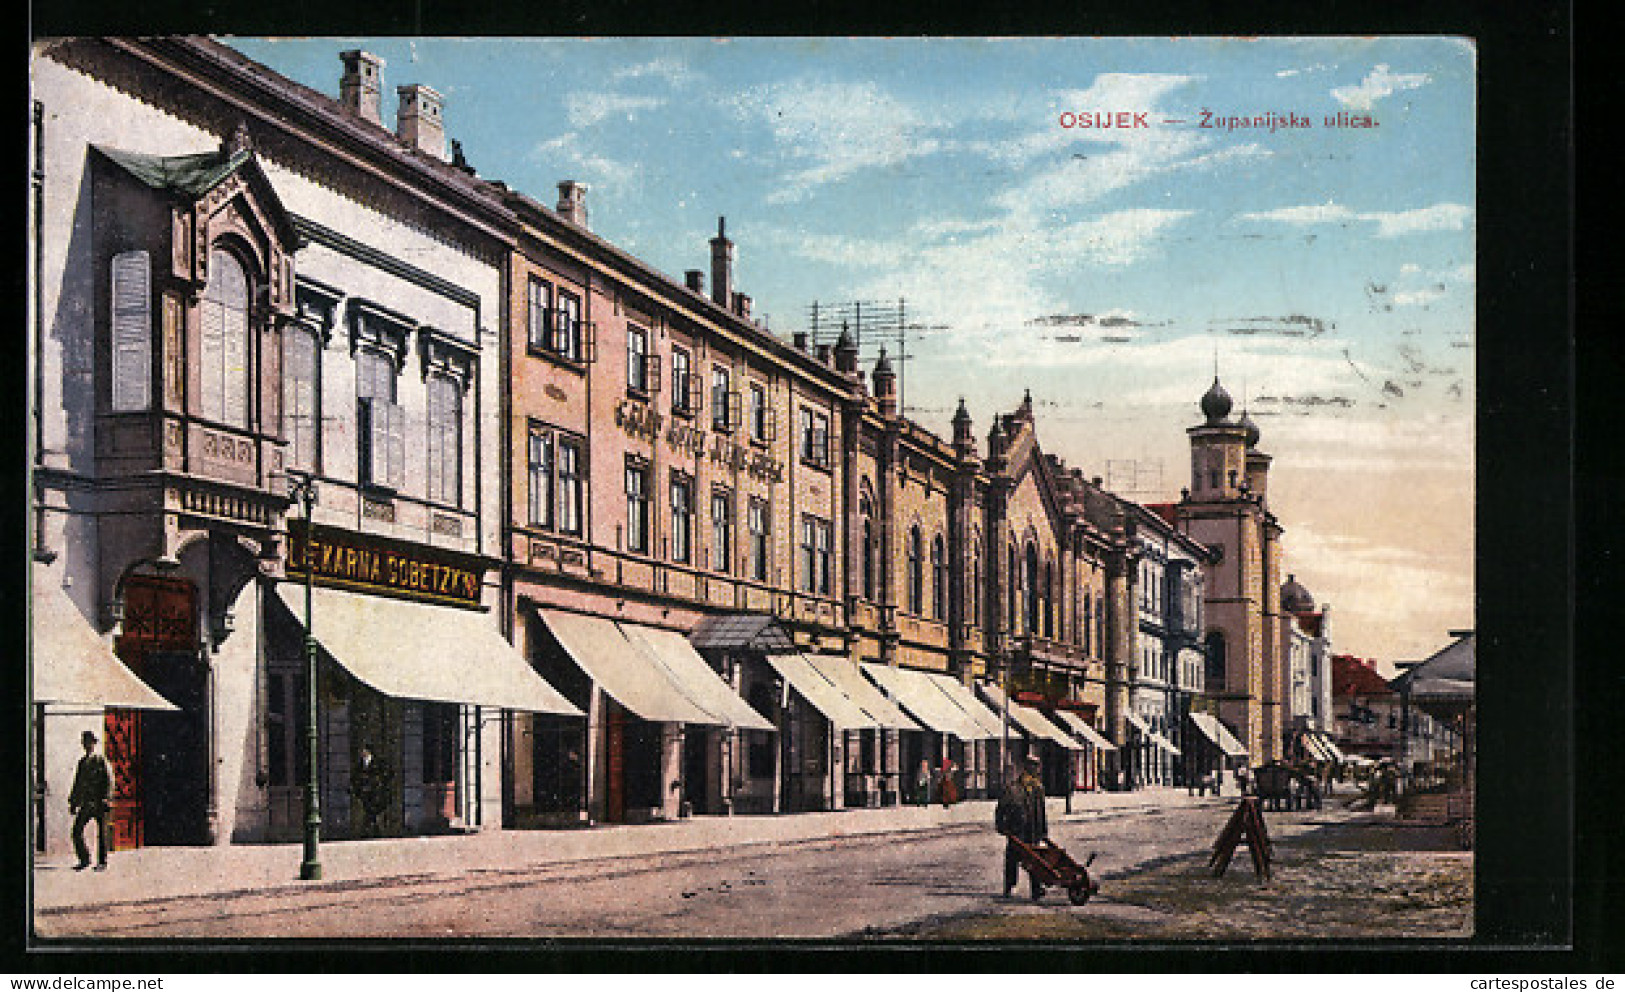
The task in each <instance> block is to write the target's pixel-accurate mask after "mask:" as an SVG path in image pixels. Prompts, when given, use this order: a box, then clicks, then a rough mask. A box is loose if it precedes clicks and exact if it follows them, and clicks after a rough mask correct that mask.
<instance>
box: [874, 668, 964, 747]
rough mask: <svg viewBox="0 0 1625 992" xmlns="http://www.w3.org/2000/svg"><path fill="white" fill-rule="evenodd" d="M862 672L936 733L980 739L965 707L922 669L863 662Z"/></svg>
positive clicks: (893, 700)
mask: <svg viewBox="0 0 1625 992" xmlns="http://www.w3.org/2000/svg"><path fill="white" fill-rule="evenodd" d="M863 674H864V675H867V676H868V677H869V679H870V680H871V681H872V682H874V684H875V685H878V686H879V687H880V688H881V690H882V691H883V692H885V693H886V695H887V696H888V697H889V698H890V699H891V701H892V702H894V703H896V704H897V705H898V706H901V707H902V708H903V709H904V710H905V711H907V712H908V714H909V715H910V716H912V717H914V719H916V720H918V721H920V722H921V723H922V724H924V725H925V726H926V727H928V728H930V729H931V730H935V731H937V732H938V733H943V734H952V735H953V736H955V737H957V738H959V739H960V740H964V741H976V740H982V739H983V737H982V730H981V728H980V727H978V726H977V725H976V723H975V721H973V720H971V718H970V717H968V716H966V715H965V711H964V710H962V709H960V708H959V707H958V706H955V705H954V701H953V700H952V699H949V698H948V695H947V693H945V692H943V691H942V690H941V689H938V688H937V687H936V686H935V685H934V684H933V683H932V682H931V680H930V679H928V678H926V677H925V673H923V672H919V671H915V670H914V669H910V668H892V667H891V666H889V665H874V664H865V665H863Z"/></svg>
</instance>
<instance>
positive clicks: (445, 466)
mask: <svg viewBox="0 0 1625 992" xmlns="http://www.w3.org/2000/svg"><path fill="white" fill-rule="evenodd" d="M428 390H429V396H428V400H429V424H428V428H429V499H430V500H431V501H432V502H437V503H447V504H450V505H452V506H461V505H462V502H463V390H462V385H461V383H459V382H458V381H457V380H456V379H453V378H452V377H450V376H446V375H431V376H429V379H428Z"/></svg>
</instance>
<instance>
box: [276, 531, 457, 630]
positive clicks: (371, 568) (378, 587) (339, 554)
mask: <svg viewBox="0 0 1625 992" xmlns="http://www.w3.org/2000/svg"><path fill="white" fill-rule="evenodd" d="M485 569H486V562H485V561H484V559H481V558H476V557H474V556H473V555H465V554H459V553H457V552H455V551H447V550H445V549H443V548H431V547H425V546H423V545H420V544H408V543H406V542H404V541H395V540H391V539H389V538H385V537H376V536H374V535H371V534H356V533H352V532H350V531H343V530H338V529H335V528H332V527H325V526H323V525H321V524H317V525H315V526H314V527H309V526H308V525H307V524H306V523H305V521H303V520H290V521H288V565H287V569H286V571H287V575H288V577H289V578H290V579H295V578H297V579H303V578H305V576H306V575H310V576H312V577H313V578H314V580H315V582H316V584H317V585H323V586H335V587H338V588H342V589H357V590H361V591H363V592H372V593H379V594H382V595H386V596H396V597H399V598H403V599H418V600H424V601H426V602H432V603H444V604H449V605H453V606H464V607H470V608H473V609H479V608H480V589H481V587H482V586H483V585H484V583H485Z"/></svg>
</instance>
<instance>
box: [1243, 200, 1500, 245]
mask: <svg viewBox="0 0 1625 992" xmlns="http://www.w3.org/2000/svg"><path fill="white" fill-rule="evenodd" d="M1472 217H1473V208H1472V207H1468V206H1464V205H1462V204H1460V203H1436V204H1434V205H1433V206H1430V207H1419V208H1417V209H1415V210H1399V211H1380V210H1377V211H1365V212H1361V211H1357V210H1352V209H1350V208H1348V207H1346V206H1343V205H1342V204H1340V203H1334V202H1331V201H1327V202H1326V203H1320V204H1307V205H1303V206H1293V207H1277V208H1275V209H1273V210H1261V211H1254V212H1249V213H1242V214H1237V215H1236V219H1237V220H1244V221H1267V222H1273V223H1278V224H1300V225H1304V224H1344V225H1347V224H1349V223H1352V222H1355V221H1361V222H1365V223H1372V224H1376V225H1377V231H1376V235H1377V237H1379V238H1397V237H1400V236H1402V235H1406V234H1421V233H1425V232H1428V231H1460V230H1462V229H1464V228H1465V227H1466V226H1467V224H1468V222H1469V221H1471V220H1472Z"/></svg>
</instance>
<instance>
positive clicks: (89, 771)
mask: <svg viewBox="0 0 1625 992" xmlns="http://www.w3.org/2000/svg"><path fill="white" fill-rule="evenodd" d="M79 740H80V742H81V743H83V744H84V746H85V756H84V757H83V758H80V759H79V768H78V770H76V771H75V772H74V773H73V788H72V789H70V790H69V791H68V812H70V813H72V814H73V852H74V853H75V854H77V855H78V856H79V863H78V864H76V865H74V866H73V870H74V871H83V870H84V869H86V868H88V867H89V866H90V849H89V848H88V847H87V846H86V845H85V825H86V824H88V823H90V822H91V821H93V820H94V821H95V823H96V870H97V871H106V870H107V811H108V808H109V806H110V805H111V803H112V801H113V771H112V769H110V768H108V767H107V759H106V758H104V757H102V756H101V755H99V754H97V753H96V735H95V734H93V733H91V732H90V731H88V730H87V731H85V732H84V735H83V736H81V737H80V738H79Z"/></svg>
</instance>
